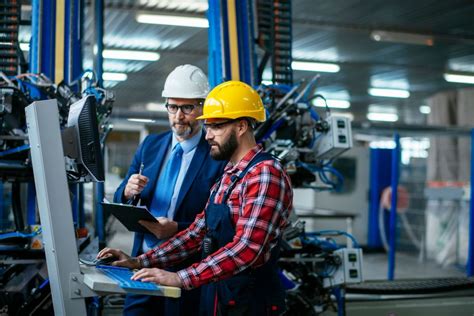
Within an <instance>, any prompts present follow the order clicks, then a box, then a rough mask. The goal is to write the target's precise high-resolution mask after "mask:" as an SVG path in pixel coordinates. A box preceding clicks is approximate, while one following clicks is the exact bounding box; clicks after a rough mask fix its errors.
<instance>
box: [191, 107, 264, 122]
mask: <svg viewBox="0 0 474 316" xmlns="http://www.w3.org/2000/svg"><path fill="white" fill-rule="evenodd" d="M244 117H251V118H254V119H256V120H257V121H258V122H265V119H266V117H265V112H263V113H262V111H260V110H256V111H247V113H246V115H245V116H242V113H241V112H230V113H223V114H214V113H209V114H203V115H201V116H198V117H197V118H196V120H207V119H231V120H234V119H238V118H244Z"/></svg>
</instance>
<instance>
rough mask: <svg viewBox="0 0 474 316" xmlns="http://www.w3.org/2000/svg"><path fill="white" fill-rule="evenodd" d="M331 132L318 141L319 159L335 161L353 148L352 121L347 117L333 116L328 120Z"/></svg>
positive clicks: (316, 148)
mask: <svg viewBox="0 0 474 316" xmlns="http://www.w3.org/2000/svg"><path fill="white" fill-rule="evenodd" d="M326 121H327V123H328V125H329V130H328V131H327V132H326V133H323V134H321V136H319V139H318V140H317V141H316V144H315V147H314V152H315V153H316V158H317V159H333V158H334V157H336V156H339V155H340V154H342V153H343V152H345V151H346V150H348V149H350V148H352V129H351V121H350V120H349V118H347V117H345V116H338V115H331V116H330V117H328V118H327V119H326Z"/></svg>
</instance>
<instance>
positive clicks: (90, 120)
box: [62, 95, 105, 182]
mask: <svg viewBox="0 0 474 316" xmlns="http://www.w3.org/2000/svg"><path fill="white" fill-rule="evenodd" d="M62 140H63V147H64V155H65V156H66V157H68V158H70V160H69V161H66V171H67V174H68V178H69V180H70V181H76V182H87V181H93V182H101V181H104V179H105V175H104V160H103V158H102V150H101V145H100V137H99V127H98V124H97V111H96V99H95V97H94V96H92V95H88V96H85V97H83V98H82V99H81V100H79V101H77V102H75V103H73V104H71V107H70V109H69V116H68V120H67V125H66V128H65V129H64V130H63V131H62Z"/></svg>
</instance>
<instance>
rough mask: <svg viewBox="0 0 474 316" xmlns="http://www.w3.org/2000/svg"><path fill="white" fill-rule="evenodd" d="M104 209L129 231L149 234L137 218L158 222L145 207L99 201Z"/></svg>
mask: <svg viewBox="0 0 474 316" xmlns="http://www.w3.org/2000/svg"><path fill="white" fill-rule="evenodd" d="M101 204H102V206H103V207H104V210H105V211H108V212H110V213H111V214H113V215H114V216H115V217H116V218H117V219H118V220H119V221H120V222H121V223H122V224H123V225H124V226H125V227H126V228H127V229H128V230H129V231H132V232H137V233H145V234H150V233H151V232H150V231H149V230H148V229H146V228H145V226H142V225H140V223H138V221H139V220H144V221H149V222H158V221H157V220H156V218H155V217H154V216H153V215H152V214H151V213H150V212H149V211H148V209H147V208H146V207H137V206H133V205H129V204H119V203H106V202H101Z"/></svg>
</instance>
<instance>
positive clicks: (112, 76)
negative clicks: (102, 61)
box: [102, 72, 128, 81]
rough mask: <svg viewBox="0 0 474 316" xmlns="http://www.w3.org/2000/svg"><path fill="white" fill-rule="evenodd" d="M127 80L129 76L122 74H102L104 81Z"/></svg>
mask: <svg viewBox="0 0 474 316" xmlns="http://www.w3.org/2000/svg"><path fill="white" fill-rule="evenodd" d="M127 78H128V76H127V74H124V73H121V72H104V73H103V74H102V79H103V80H109V81H125V80H127Z"/></svg>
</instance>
